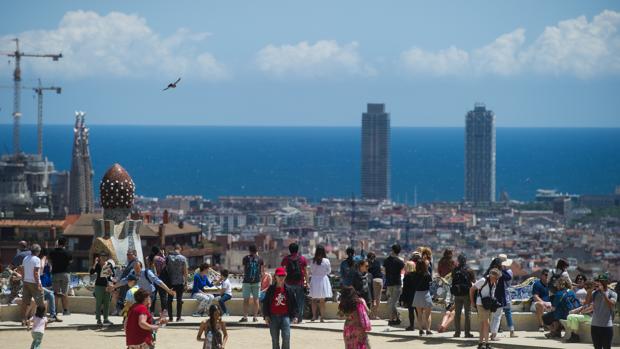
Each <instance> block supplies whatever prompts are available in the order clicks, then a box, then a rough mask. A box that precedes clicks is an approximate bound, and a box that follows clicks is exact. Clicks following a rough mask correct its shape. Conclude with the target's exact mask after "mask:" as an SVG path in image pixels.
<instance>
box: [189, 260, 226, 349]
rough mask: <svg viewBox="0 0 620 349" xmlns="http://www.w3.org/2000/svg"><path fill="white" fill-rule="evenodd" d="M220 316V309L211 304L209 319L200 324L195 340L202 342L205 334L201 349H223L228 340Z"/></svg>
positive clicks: (224, 325)
mask: <svg viewBox="0 0 620 349" xmlns="http://www.w3.org/2000/svg"><path fill="white" fill-rule="evenodd" d="M224 271H225V270H224ZM224 271H222V277H224ZM226 274H228V272H226ZM226 276H228V275H226ZM229 283H230V281H229ZM221 315H222V314H221V312H220V308H219V307H218V306H217V305H215V304H212V305H211V306H210V307H209V319H208V320H205V321H203V322H201V323H200V328H199V329H198V336H196V339H197V340H198V341H199V342H200V341H203V339H202V334H203V333H205V338H204V344H203V346H202V348H203V349H224V346H225V345H226V341H227V340H228V332H227V331H226V324H225V323H224V321H222V316H221Z"/></svg>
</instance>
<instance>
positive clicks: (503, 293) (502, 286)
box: [491, 253, 517, 340]
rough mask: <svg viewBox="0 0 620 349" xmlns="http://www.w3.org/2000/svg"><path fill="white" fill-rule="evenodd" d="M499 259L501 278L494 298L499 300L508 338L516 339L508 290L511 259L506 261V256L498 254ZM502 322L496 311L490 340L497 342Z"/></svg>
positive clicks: (510, 276)
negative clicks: (504, 317) (507, 329)
mask: <svg viewBox="0 0 620 349" xmlns="http://www.w3.org/2000/svg"><path fill="white" fill-rule="evenodd" d="M497 258H498V259H499V262H500V265H499V267H498V269H499V270H500V271H501V272H502V277H501V278H500V280H499V283H498V286H497V289H496V295H495V296H496V298H497V299H501V300H503V301H501V300H500V302H501V303H502V305H503V307H502V309H503V311H504V315H505V316H506V324H507V325H508V328H509V329H510V337H513V338H514V337H517V335H516V334H515V326H514V322H513V321H512V307H511V306H512V299H511V298H510V292H509V291H508V288H510V281H511V280H512V269H510V268H511V267H512V259H508V256H507V255H505V254H503V253H502V254H500V255H499V256H497ZM501 320H502V312H501V311H497V312H495V315H494V317H493V319H492V321H491V340H497V332H498V331H499V325H500V323H501Z"/></svg>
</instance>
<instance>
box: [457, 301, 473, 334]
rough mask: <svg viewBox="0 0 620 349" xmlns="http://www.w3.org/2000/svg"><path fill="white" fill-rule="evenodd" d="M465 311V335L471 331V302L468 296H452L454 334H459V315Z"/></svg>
mask: <svg viewBox="0 0 620 349" xmlns="http://www.w3.org/2000/svg"><path fill="white" fill-rule="evenodd" d="M463 309H464V310H465V334H469V333H470V331H471V302H470V300H469V295H466V296H454V332H455V333H461V313H462V312H463Z"/></svg>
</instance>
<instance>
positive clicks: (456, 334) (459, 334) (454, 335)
mask: <svg viewBox="0 0 620 349" xmlns="http://www.w3.org/2000/svg"><path fill="white" fill-rule="evenodd" d="M460 336H461V332H454V334H453V335H452V337H454V338H459V337H460Z"/></svg>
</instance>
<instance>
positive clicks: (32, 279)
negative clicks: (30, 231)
mask: <svg viewBox="0 0 620 349" xmlns="http://www.w3.org/2000/svg"><path fill="white" fill-rule="evenodd" d="M30 250H31V251H32V254H30V255H28V256H26V257H24V260H23V262H22V266H23V267H24V288H23V291H22V294H23V296H22V324H24V325H25V324H27V323H26V321H27V320H28V318H29V316H27V314H26V312H27V310H28V307H29V306H30V301H31V300H32V298H34V301H35V302H36V303H37V306H43V307H44V306H45V302H44V301H43V285H41V278H40V275H39V272H40V270H41V259H39V254H40V253H41V246H39V245H38V244H34V245H32V247H31V248H30Z"/></svg>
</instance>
